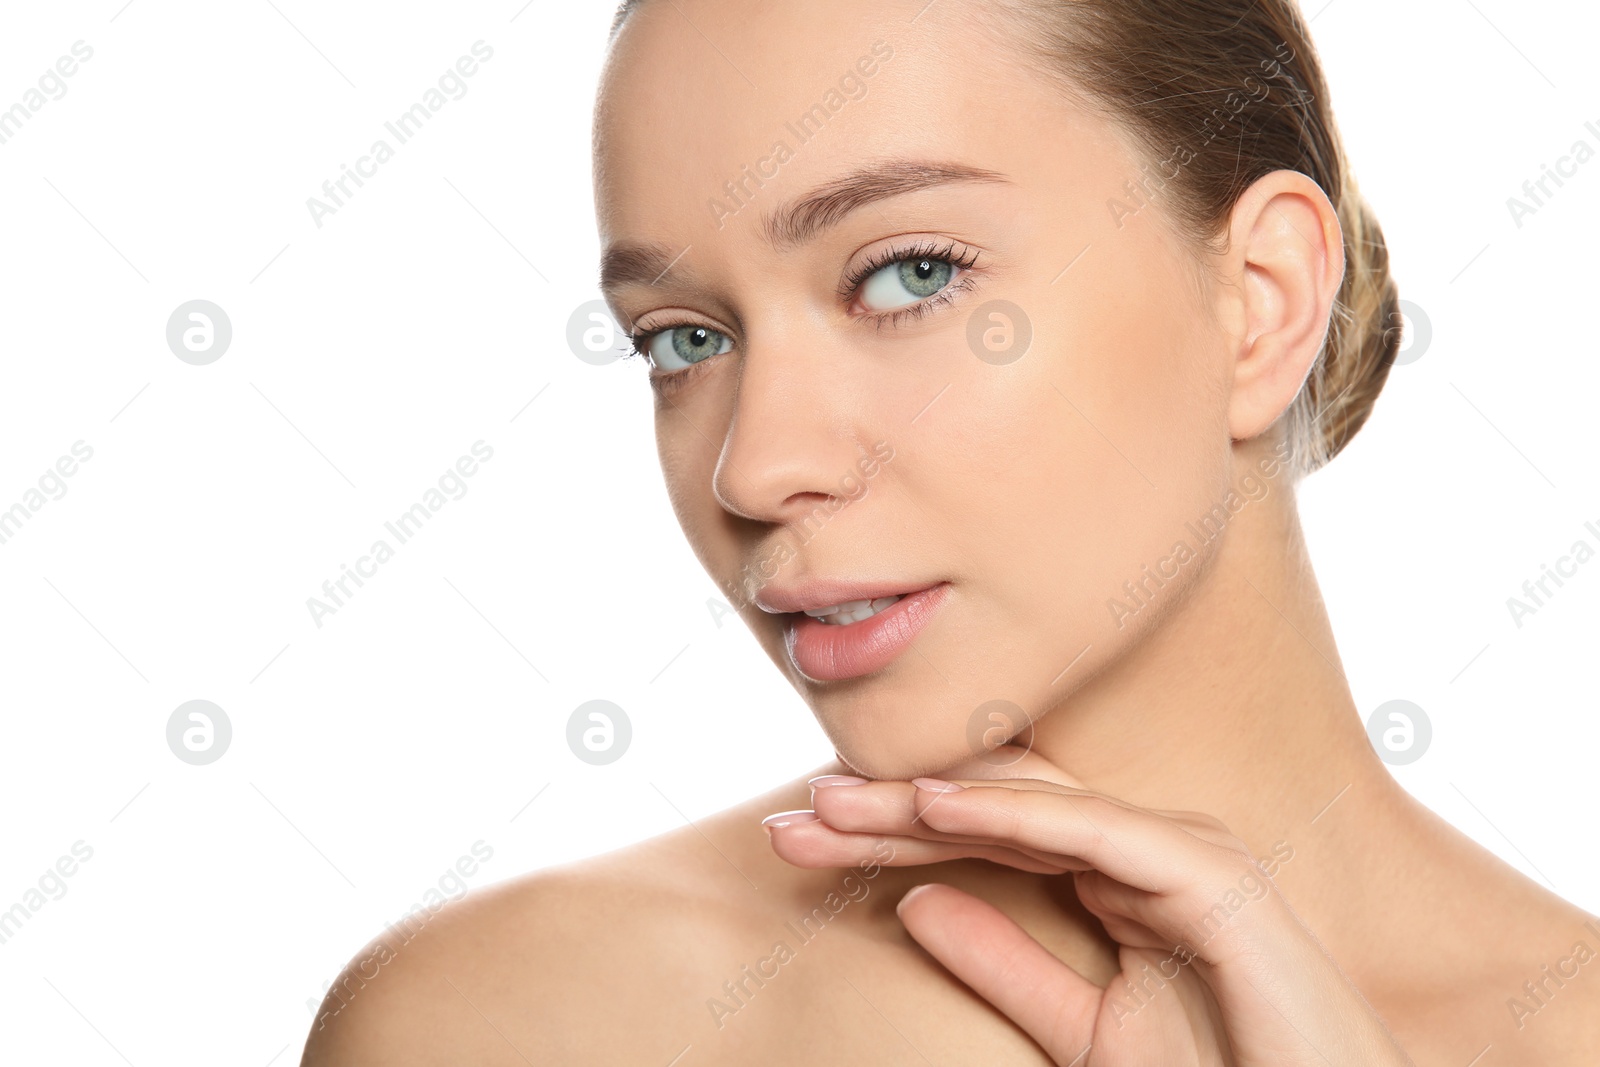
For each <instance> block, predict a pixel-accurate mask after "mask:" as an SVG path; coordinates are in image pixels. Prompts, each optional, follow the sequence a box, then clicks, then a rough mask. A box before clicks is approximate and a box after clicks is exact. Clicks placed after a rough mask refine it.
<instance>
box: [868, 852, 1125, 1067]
mask: <svg viewBox="0 0 1600 1067" xmlns="http://www.w3.org/2000/svg"><path fill="white" fill-rule="evenodd" d="M895 910H896V912H897V913H898V914H899V916H900V921H901V922H902V923H904V924H905V928H906V930H907V931H908V932H910V934H911V936H912V937H913V938H915V939H916V941H917V943H918V944H919V945H921V946H922V947H923V948H925V949H927V950H928V953H929V955H931V956H933V958H934V959H936V960H938V961H939V962H940V963H942V964H943V965H944V967H945V969H946V970H948V971H949V972H950V973H951V974H953V975H955V976H956V977H957V978H959V979H961V981H963V982H965V983H966V984H967V986H968V987H969V988H971V989H972V991H973V992H974V993H977V994H978V995H979V996H981V997H982V998H983V999H984V1000H987V1001H988V1002H989V1003H990V1004H993V1005H994V1006H995V1007H996V1008H998V1009H999V1010H1000V1011H1001V1012H1002V1013H1003V1014H1004V1015H1005V1016H1006V1017H1007V1018H1009V1019H1010V1020H1011V1021H1012V1022H1014V1023H1016V1024H1017V1025H1018V1026H1020V1027H1021V1028H1022V1029H1023V1030H1024V1031H1026V1032H1027V1034H1028V1035H1029V1036H1030V1037H1032V1038H1033V1039H1034V1040H1035V1041H1037V1042H1038V1043H1039V1045H1040V1047H1042V1048H1043V1049H1044V1050H1045V1051H1046V1052H1047V1053H1049V1055H1050V1058H1051V1059H1052V1060H1054V1061H1055V1062H1056V1063H1075V1062H1077V1058H1078V1057H1080V1056H1082V1055H1083V1052H1084V1051H1085V1049H1086V1048H1087V1047H1088V1045H1089V1043H1090V1040H1091V1039H1092V1038H1093V1037H1094V1024H1095V1018H1096V1016H1097V1015H1098V1014H1099V1010H1100V999H1101V996H1102V995H1103V993H1104V990H1102V989H1101V988H1100V987H1099V986H1097V985H1095V984H1094V983H1093V982H1091V981H1089V980H1088V979H1087V978H1085V977H1083V975H1081V974H1079V973H1078V972H1077V971H1075V970H1073V969H1072V968H1071V967H1068V966H1067V965H1066V964H1065V963H1062V962H1061V961H1060V960H1058V959H1056V957H1054V956H1052V955H1051V954H1050V952H1049V951H1048V950H1047V949H1046V948H1045V947H1044V946H1043V945H1041V944H1039V942H1037V941H1035V940H1034V939H1033V938H1032V937H1030V936H1029V935H1028V932H1027V931H1026V930H1024V929H1023V928H1022V927H1020V926H1018V925H1017V924H1016V923H1015V922H1013V921H1012V920H1011V918H1010V917H1009V916H1007V915H1006V914H1005V913H1004V912H1002V911H1000V910H999V909H998V908H996V907H994V906H993V905H992V904H989V903H988V902H986V901H983V900H979V899H978V898H977V897H975V896H972V895H971V894H969V893H964V892H962V891H961V890H959V889H956V888H954V887H952V886H947V885H940V884H938V883H930V884H925V885H919V886H916V887H915V888H913V889H912V890H911V891H910V892H908V893H906V895H905V896H903V897H901V898H900V903H899V904H898V905H897V906H896V908H895Z"/></svg>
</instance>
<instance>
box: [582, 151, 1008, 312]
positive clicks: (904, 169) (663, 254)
mask: <svg viewBox="0 0 1600 1067" xmlns="http://www.w3.org/2000/svg"><path fill="white" fill-rule="evenodd" d="M1010 180H1011V179H1009V178H1007V177H1006V176H1005V175H1004V174H1001V173H999V172H998V171H992V170H986V169H984V168H982V167H974V166H970V165H968V164H966V163H955V162H929V161H925V160H915V159H892V160H887V161H885V162H881V163H874V164H870V165H868V166H865V167H861V168H860V169H858V170H855V171H852V172H850V173H849V174H846V175H844V176H843V177H840V178H835V179H833V180H832V181H828V182H825V183H823V184H822V185H819V186H817V188H815V189H813V190H811V191H810V192H809V193H806V194H805V195H804V196H801V197H799V198H797V199H795V200H793V201H791V202H790V203H787V204H784V205H782V206H780V207H778V208H775V209H774V210H772V211H770V212H768V213H767V214H766V215H764V216H763V217H762V220H761V234H762V236H763V237H765V238H766V240H767V243H768V244H770V245H771V246H772V247H773V248H775V249H777V250H778V251H784V250H785V249H789V248H793V247H795V246H796V245H801V244H804V243H805V242H807V241H809V240H812V239H813V238H815V237H816V236H817V235H818V234H819V233H821V232H822V231H824V230H826V229H828V228H829V227H831V226H835V225H837V224H838V223H840V222H841V221H843V220H844V218H845V217H846V216H848V215H849V214H850V213H851V212H854V211H857V210H859V209H861V208H863V207H866V206H867V205H868V204H872V203H875V202H877V201H879V200H886V199H888V198H889V197H892V196H900V195H902V194H904V193H911V192H916V191H917V190H920V189H929V188H932V187H934V186H938V185H949V184H952V183H955V182H1010ZM685 251H687V249H683V250H680V251H677V252H674V251H672V250H671V249H670V248H668V247H667V246H666V245H663V244H659V243H655V242H621V243H618V244H615V245H612V246H611V247H609V248H607V249H606V250H605V252H604V254H602V255H601V257H600V289H601V291H602V292H610V291H612V290H615V289H618V288H621V287H623V286H625V285H635V284H641V283H642V284H645V285H654V284H655V283H656V282H658V281H660V280H661V276H662V275H663V274H665V273H666V272H667V271H668V270H669V269H672V267H673V265H674V264H675V263H676V262H677V260H678V259H679V258H680V257H681V256H682V255H683V253H684V252H685ZM681 273H682V274H683V275H684V276H685V277H692V276H693V272H692V271H688V270H684V271H682V272H681Z"/></svg>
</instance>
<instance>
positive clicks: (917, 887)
mask: <svg viewBox="0 0 1600 1067" xmlns="http://www.w3.org/2000/svg"><path fill="white" fill-rule="evenodd" d="M930 885H933V883H932V882H923V883H922V884H921V885H914V886H912V887H911V888H910V889H908V890H906V893H905V896H903V897H901V898H900V903H898V904H896V905H895V906H894V913H895V914H896V915H898V914H900V909H901V908H903V907H905V906H906V904H907V903H909V902H910V900H911V898H912V897H914V896H916V895H917V894H918V893H920V892H922V891H923V890H924V889H927V888H928V887H929V886H930Z"/></svg>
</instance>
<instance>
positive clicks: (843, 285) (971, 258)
mask: <svg viewBox="0 0 1600 1067" xmlns="http://www.w3.org/2000/svg"><path fill="white" fill-rule="evenodd" d="M978 255H979V253H978V252H976V251H974V250H971V249H966V250H958V246H957V245H956V243H955V242H954V241H946V242H945V243H944V244H943V245H940V244H938V243H937V242H934V241H924V242H922V243H919V244H916V245H912V246H910V247H903V248H890V249H885V250H884V251H882V252H880V253H878V254H877V255H876V256H874V257H873V258H872V259H870V260H868V261H867V262H866V263H864V264H862V265H861V266H859V267H857V268H856V269H855V270H854V271H851V272H850V274H849V275H848V276H847V277H846V278H845V279H844V280H843V281H842V282H840V283H839V299H840V300H848V299H850V298H851V297H852V296H853V295H854V294H855V292H856V290H857V289H859V288H861V285H862V283H863V282H865V281H866V280H867V279H868V278H870V277H872V276H873V275H874V274H876V273H878V271H880V270H882V269H883V268H884V267H887V266H889V265H890V264H892V263H899V262H902V261H904V260H908V259H909V260H917V259H932V260H938V261H940V262H943V263H949V264H950V265H951V266H954V267H959V268H960V269H961V270H962V271H963V272H967V271H970V270H971V269H972V268H973V267H974V266H975V265H976V264H977V262H978ZM971 287H972V275H971V274H969V273H963V274H962V275H961V276H960V277H959V278H958V279H956V280H955V281H953V282H951V283H950V284H949V285H947V286H945V287H944V288H943V289H940V290H939V291H938V292H937V293H934V294H933V295H932V296H928V297H924V298H922V299H921V300H918V301H917V302H916V303H914V304H905V305H903V306H901V307H898V308H891V309H889V310H887V311H879V312H873V313H872V314H871V315H870V316H868V317H870V318H871V319H872V320H873V321H874V323H875V324H876V326H877V328H878V329H879V330H882V329H883V328H884V326H899V325H901V324H902V323H905V322H909V321H912V320H915V319H920V318H922V317H924V316H926V315H929V314H931V313H932V312H934V311H936V310H938V309H939V308H941V307H944V306H945V305H947V304H949V303H950V302H951V301H952V300H954V299H955V295H956V294H957V293H962V292H966V291H967V290H969V289H970V288H971ZM700 325H702V324H701V323H697V322H670V323H663V324H662V325H660V326H655V327H652V328H651V329H649V330H641V331H639V332H637V333H633V334H630V335H629V336H628V348H627V350H626V351H625V352H624V353H623V357H622V358H623V359H634V358H636V357H644V356H645V355H646V352H645V349H644V343H645V342H646V341H648V340H650V339H651V338H652V337H654V336H656V334H658V333H661V332H662V331H664V330H677V329H682V328H684V327H694V326H700ZM717 332H718V333H721V332H722V331H720V330H719V331H717ZM709 363H711V357H707V358H705V359H702V360H701V361H700V362H698V363H693V364H690V365H689V366H688V367H685V368H684V369H683V370H678V371H673V372H671V373H670V374H665V375H662V376H660V377H658V378H655V379H653V381H654V384H655V385H656V386H657V387H658V388H660V389H677V388H678V387H680V386H682V385H684V384H686V383H687V381H688V379H689V378H690V377H691V376H693V375H694V374H695V372H696V371H698V370H699V369H701V368H703V367H705V366H706V365H708V364H709Z"/></svg>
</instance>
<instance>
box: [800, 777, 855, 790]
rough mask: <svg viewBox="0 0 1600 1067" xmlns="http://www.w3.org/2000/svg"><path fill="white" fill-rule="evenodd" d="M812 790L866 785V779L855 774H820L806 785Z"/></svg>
mask: <svg viewBox="0 0 1600 1067" xmlns="http://www.w3.org/2000/svg"><path fill="white" fill-rule="evenodd" d="M806 784H807V785H809V786H810V787H811V788H812V789H817V788H819V787H821V786H828V785H866V784H867V780H866V779H865V778H857V777H856V776H855V775H853V774H819V775H817V776H816V777H815V778H813V779H811V781H809V782H807V783H806Z"/></svg>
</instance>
